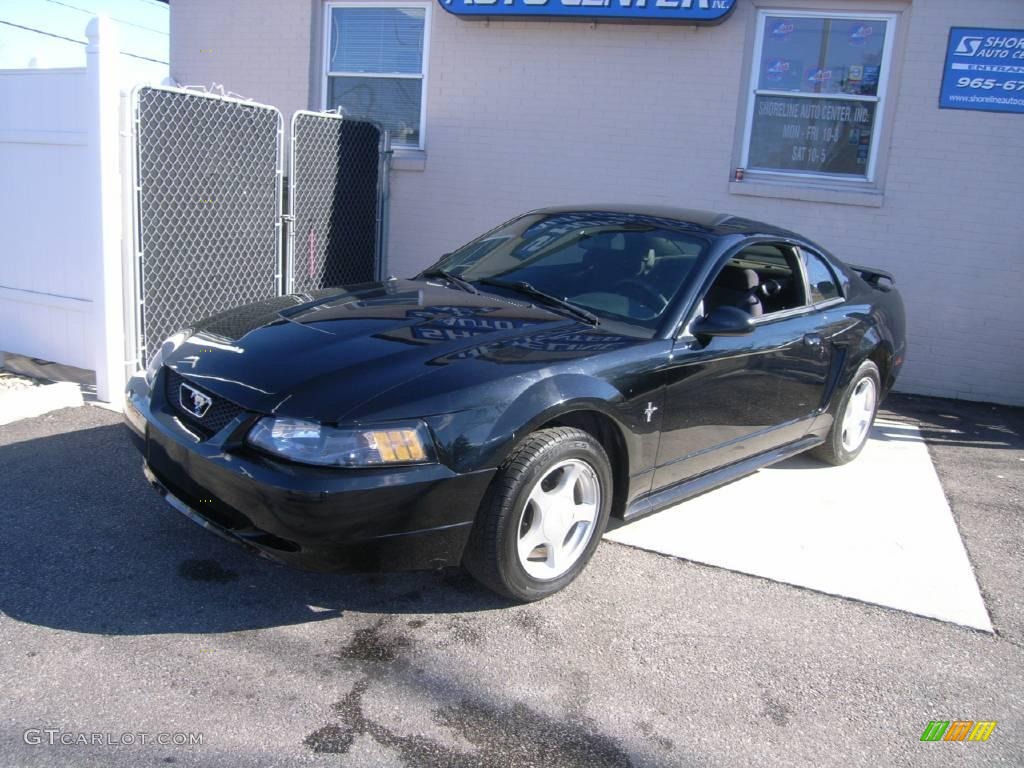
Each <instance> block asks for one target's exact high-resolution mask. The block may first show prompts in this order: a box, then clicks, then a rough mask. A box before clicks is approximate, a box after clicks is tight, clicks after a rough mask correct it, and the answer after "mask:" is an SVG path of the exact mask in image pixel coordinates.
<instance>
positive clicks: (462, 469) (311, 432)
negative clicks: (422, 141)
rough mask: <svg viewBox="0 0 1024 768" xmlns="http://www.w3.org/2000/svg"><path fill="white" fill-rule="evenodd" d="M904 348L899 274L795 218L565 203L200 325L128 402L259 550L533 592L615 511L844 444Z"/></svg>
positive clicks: (129, 416)
mask: <svg viewBox="0 0 1024 768" xmlns="http://www.w3.org/2000/svg"><path fill="white" fill-rule="evenodd" d="M904 352H905V341H904V313H903V305H902V301H901V299H900V296H899V294H898V293H897V292H896V290H895V289H894V287H893V280H892V277H891V276H890V275H889V274H887V273H886V272H883V271H881V270H876V269H869V268H866V267H853V266H848V265H846V264H844V263H842V262H841V261H839V260H838V259H836V258H834V257H833V256H831V255H829V254H828V253H827V252H826V251H825V250H824V249H822V248H821V247H819V246H817V245H815V244H814V243H812V242H810V241H809V240H807V239H805V238H803V237H801V236H799V235H796V234H794V233H792V232H788V231H785V230H782V229H778V228H775V227H772V226H769V225H766V224H762V223H759V222H756V221H750V220H748V219H742V218H737V217H734V216H727V215H719V214H712V213H706V212H700V211H690V210H677V209H667V208H646V207H645V208H638V207H629V206H612V207H609V206H593V207H587V208H557V209H546V210H541V211H535V212H532V213H528V214H526V215H524V216H521V217H519V218H516V219H514V220H512V221H510V222H508V223H506V224H503V225H501V226H500V227H498V228H497V229H494V230H492V231H491V232H488V233H487V234H485V235H483V236H482V237H480V238H478V239H476V240H474V241H472V242H471V243H469V244H468V245H466V246H464V247H462V248H460V249H459V250H457V251H455V252H453V253H451V254H448V255H446V256H444V257H443V258H442V259H441V260H440V261H438V262H437V263H436V264H435V265H433V266H432V267H430V268H428V269H427V270H425V271H424V272H423V273H421V274H420V275H418V276H417V277H416V278H414V279H412V280H394V279H392V280H389V281H386V282H383V283H371V284H363V285H354V286H349V287H347V288H344V289H332V290H328V291H322V292H319V293H316V294H310V295H292V296H284V297H279V298H274V299H270V300H268V301H265V302H262V303H259V304H255V305H250V306H247V307H243V308H241V309H238V310H233V311H230V312H226V313H223V314H220V315H217V316H214V317H211V318H208V319H206V320H204V321H201V322H199V323H197V324H196V325H195V326H194V327H192V328H189V329H187V330H184V331H182V332H181V333H178V334H175V335H174V336H173V337H171V338H170V339H168V340H167V341H165V342H164V343H163V345H162V346H161V347H160V348H159V350H158V351H157V352H156V353H155V355H154V356H153V358H152V360H151V362H150V363H149V366H148V368H147V370H146V371H145V374H144V375H143V374H140V375H138V376H136V377H134V378H133V379H132V381H131V383H130V385H129V391H128V405H127V408H126V421H127V423H128V425H129V427H130V428H131V432H132V434H133V435H134V437H135V438H136V442H137V443H138V445H139V447H140V449H141V450H142V452H143V455H144V456H145V467H144V469H145V472H146V475H147V476H148V478H149V480H150V481H151V482H152V484H153V485H154V486H155V487H156V488H157V489H158V490H159V491H160V492H161V493H162V494H163V495H164V497H165V498H166V499H167V501H169V502H170V503H171V505H172V506H174V507H175V508H176V509H178V510H179V511H180V512H183V513H184V514H185V515H187V516H188V517H190V518H191V519H192V520H193V521H195V522H197V523H199V524H200V525H202V526H204V527H206V528H208V529H209V530H212V531H214V532H216V533H219V534H221V535H222V536H225V537H227V538H229V539H231V540H233V541H236V542H241V543H243V544H245V545H246V546H248V547H251V548H253V549H255V550H257V551H259V552H260V553H262V554H264V555H268V556H270V557H272V558H274V559H276V560H279V561H283V562H286V563H291V564H295V565H299V566H304V567H308V568H313V569H319V570H336V569H349V568H356V569H377V568H390V569H394V568H431V567H440V566H443V565H456V564H459V563H461V564H464V565H465V567H466V568H468V569H469V571H470V572H471V573H472V574H474V575H475V576H476V577H477V578H478V579H479V580H480V581H481V582H483V583H484V584H485V585H487V586H488V587H490V588H492V589H494V590H496V591H497V592H499V593H502V594H504V595H507V596H510V597H513V598H516V599H519V600H536V599H539V598H543V597H545V596H547V595H550V594H552V593H554V592H556V591H558V590H560V589H562V588H563V587H565V586H566V585H567V584H569V583H570V582H571V581H572V580H573V579H574V578H576V576H577V575H578V574H579V573H580V571H581V570H582V569H583V568H584V567H585V566H586V563H587V561H588V560H589V559H590V556H591V555H592V553H593V552H594V549H595V548H596V547H597V544H598V541H599V539H600V537H601V534H602V532H603V531H604V529H605V526H606V524H607V523H608V519H609V516H614V517H618V518H624V519H625V520H631V519H634V518H636V517H638V516H641V515H644V514H647V513H650V512H654V511H656V510H659V509H663V508H665V507H667V506H669V505H671V504H675V503H677V502H679V501H680V500H682V499H685V498H687V497H688V496H692V495H694V494H696V493H700V492H703V491H706V490H708V489H710V488H713V487H715V486H717V485H721V484H723V483H726V482H728V481H730V480H733V479H735V478H737V477H739V476H741V475H744V474H747V473H750V472H752V471H754V470H755V469H757V468H758V467H762V466H764V465H766V464H770V463H772V462H775V461H779V460H780V459H783V458H786V457H788V456H791V455H793V454H796V453H799V452H801V451H807V450H811V451H812V452H813V453H814V454H815V455H817V456H819V457H820V458H822V459H823V460H825V461H827V462H830V463H833V464H842V463H845V462H848V461H851V460H852V459H854V458H855V457H856V456H857V454H858V453H859V452H860V450H861V449H862V448H863V447H864V443H865V442H866V440H867V435H868V430H869V428H870V427H871V424H872V420H873V419H874V416H875V412H876V410H877V408H878V404H879V402H880V400H881V398H882V397H883V396H884V395H885V394H886V392H887V391H888V390H889V389H890V387H891V386H892V384H893V382H894V380H895V378H896V375H897V374H898V372H899V370H900V366H901V365H902V363H903V357H904ZM793 492H794V494H797V493H799V488H794V489H793Z"/></svg>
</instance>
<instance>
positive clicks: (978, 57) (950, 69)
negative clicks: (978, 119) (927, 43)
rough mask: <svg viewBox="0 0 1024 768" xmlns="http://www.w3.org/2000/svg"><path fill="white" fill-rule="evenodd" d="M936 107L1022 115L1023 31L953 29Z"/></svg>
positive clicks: (1023, 107)
mask: <svg viewBox="0 0 1024 768" xmlns="http://www.w3.org/2000/svg"><path fill="white" fill-rule="evenodd" d="M939 107H941V108H943V109H973V110H979V111H983V112H1018V113H1024V30H1021V29H1016V30H1015V29H978V28H974V27H953V28H952V29H951V30H950V31H949V45H948V47H947V49H946V68H945V71H944V73H943V76H942V90H941V92H940V94H939Z"/></svg>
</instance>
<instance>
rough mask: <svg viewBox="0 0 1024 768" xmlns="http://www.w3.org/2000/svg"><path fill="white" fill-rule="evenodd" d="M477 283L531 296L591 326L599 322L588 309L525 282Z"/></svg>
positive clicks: (487, 278)
mask: <svg viewBox="0 0 1024 768" xmlns="http://www.w3.org/2000/svg"><path fill="white" fill-rule="evenodd" d="M477 282H478V283H483V284H484V285H493V286H494V287H495V288H504V289H505V290H507V291H515V292H517V293H523V294H526V295H527V296H532V297H533V298H535V299H540V300H541V301H543V302H544V303H546V304H549V305H554V306H558V307H561V308H562V309H564V310H567V311H568V312H570V313H571V314H572V315H574V316H575V317H577V318H579V319H580V320H583V321H585V322H588V323H590V324H591V325H597V324H598V323H599V322H600V321H599V320H598V318H597V315H595V314H594V313H593V312H591V311H590V310H588V309H584V308H583V307H581V306H579V305H578V304H573V303H572V302H571V301H569V300H568V299H560V298H558V297H557V296H554V295H552V294H550V293H545V292H544V291H542V290H541V289H540V288H536V287H534V286H533V285H531V284H530V283H527V282H526V281H525V280H520V281H518V282H507V281H505V280H495V279H494V278H493V277H484V278H481V279H479V280H477Z"/></svg>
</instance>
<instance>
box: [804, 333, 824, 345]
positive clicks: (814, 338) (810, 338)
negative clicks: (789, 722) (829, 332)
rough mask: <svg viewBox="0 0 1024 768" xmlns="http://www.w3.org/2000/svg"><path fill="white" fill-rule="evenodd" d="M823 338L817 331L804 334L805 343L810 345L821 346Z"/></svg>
mask: <svg viewBox="0 0 1024 768" xmlns="http://www.w3.org/2000/svg"><path fill="white" fill-rule="evenodd" d="M822 341H823V339H822V338H821V336H819V335H818V334H816V333H808V334H805V335H804V344H806V345H807V346H808V347H820V346H821V343H822Z"/></svg>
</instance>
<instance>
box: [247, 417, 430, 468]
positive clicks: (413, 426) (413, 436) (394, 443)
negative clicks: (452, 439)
mask: <svg viewBox="0 0 1024 768" xmlns="http://www.w3.org/2000/svg"><path fill="white" fill-rule="evenodd" d="M248 442H249V444H250V445H252V446H255V447H256V448H259V449H261V450H263V451H266V452H268V453H273V454H276V455H277V456H283V457H284V458H286V459H291V460H292V461H298V462H302V463H303V464H318V465H322V466H330V467H374V466H381V465H384V464H425V463H428V462H432V461H434V445H433V441H432V440H431V439H430V433H429V432H428V431H427V427H426V425H425V424H423V423H422V422H418V421H414V422H408V423H402V424H388V425H384V426H380V427H377V428H373V429H338V428H336V427H328V426H325V425H323V424H318V423H317V422H315V421H306V420H304V419H278V418H272V417H269V416H268V417H266V418H263V419H260V420H259V421H258V422H257V423H256V426H254V427H253V428H252V430H250V432H249V437H248Z"/></svg>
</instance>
